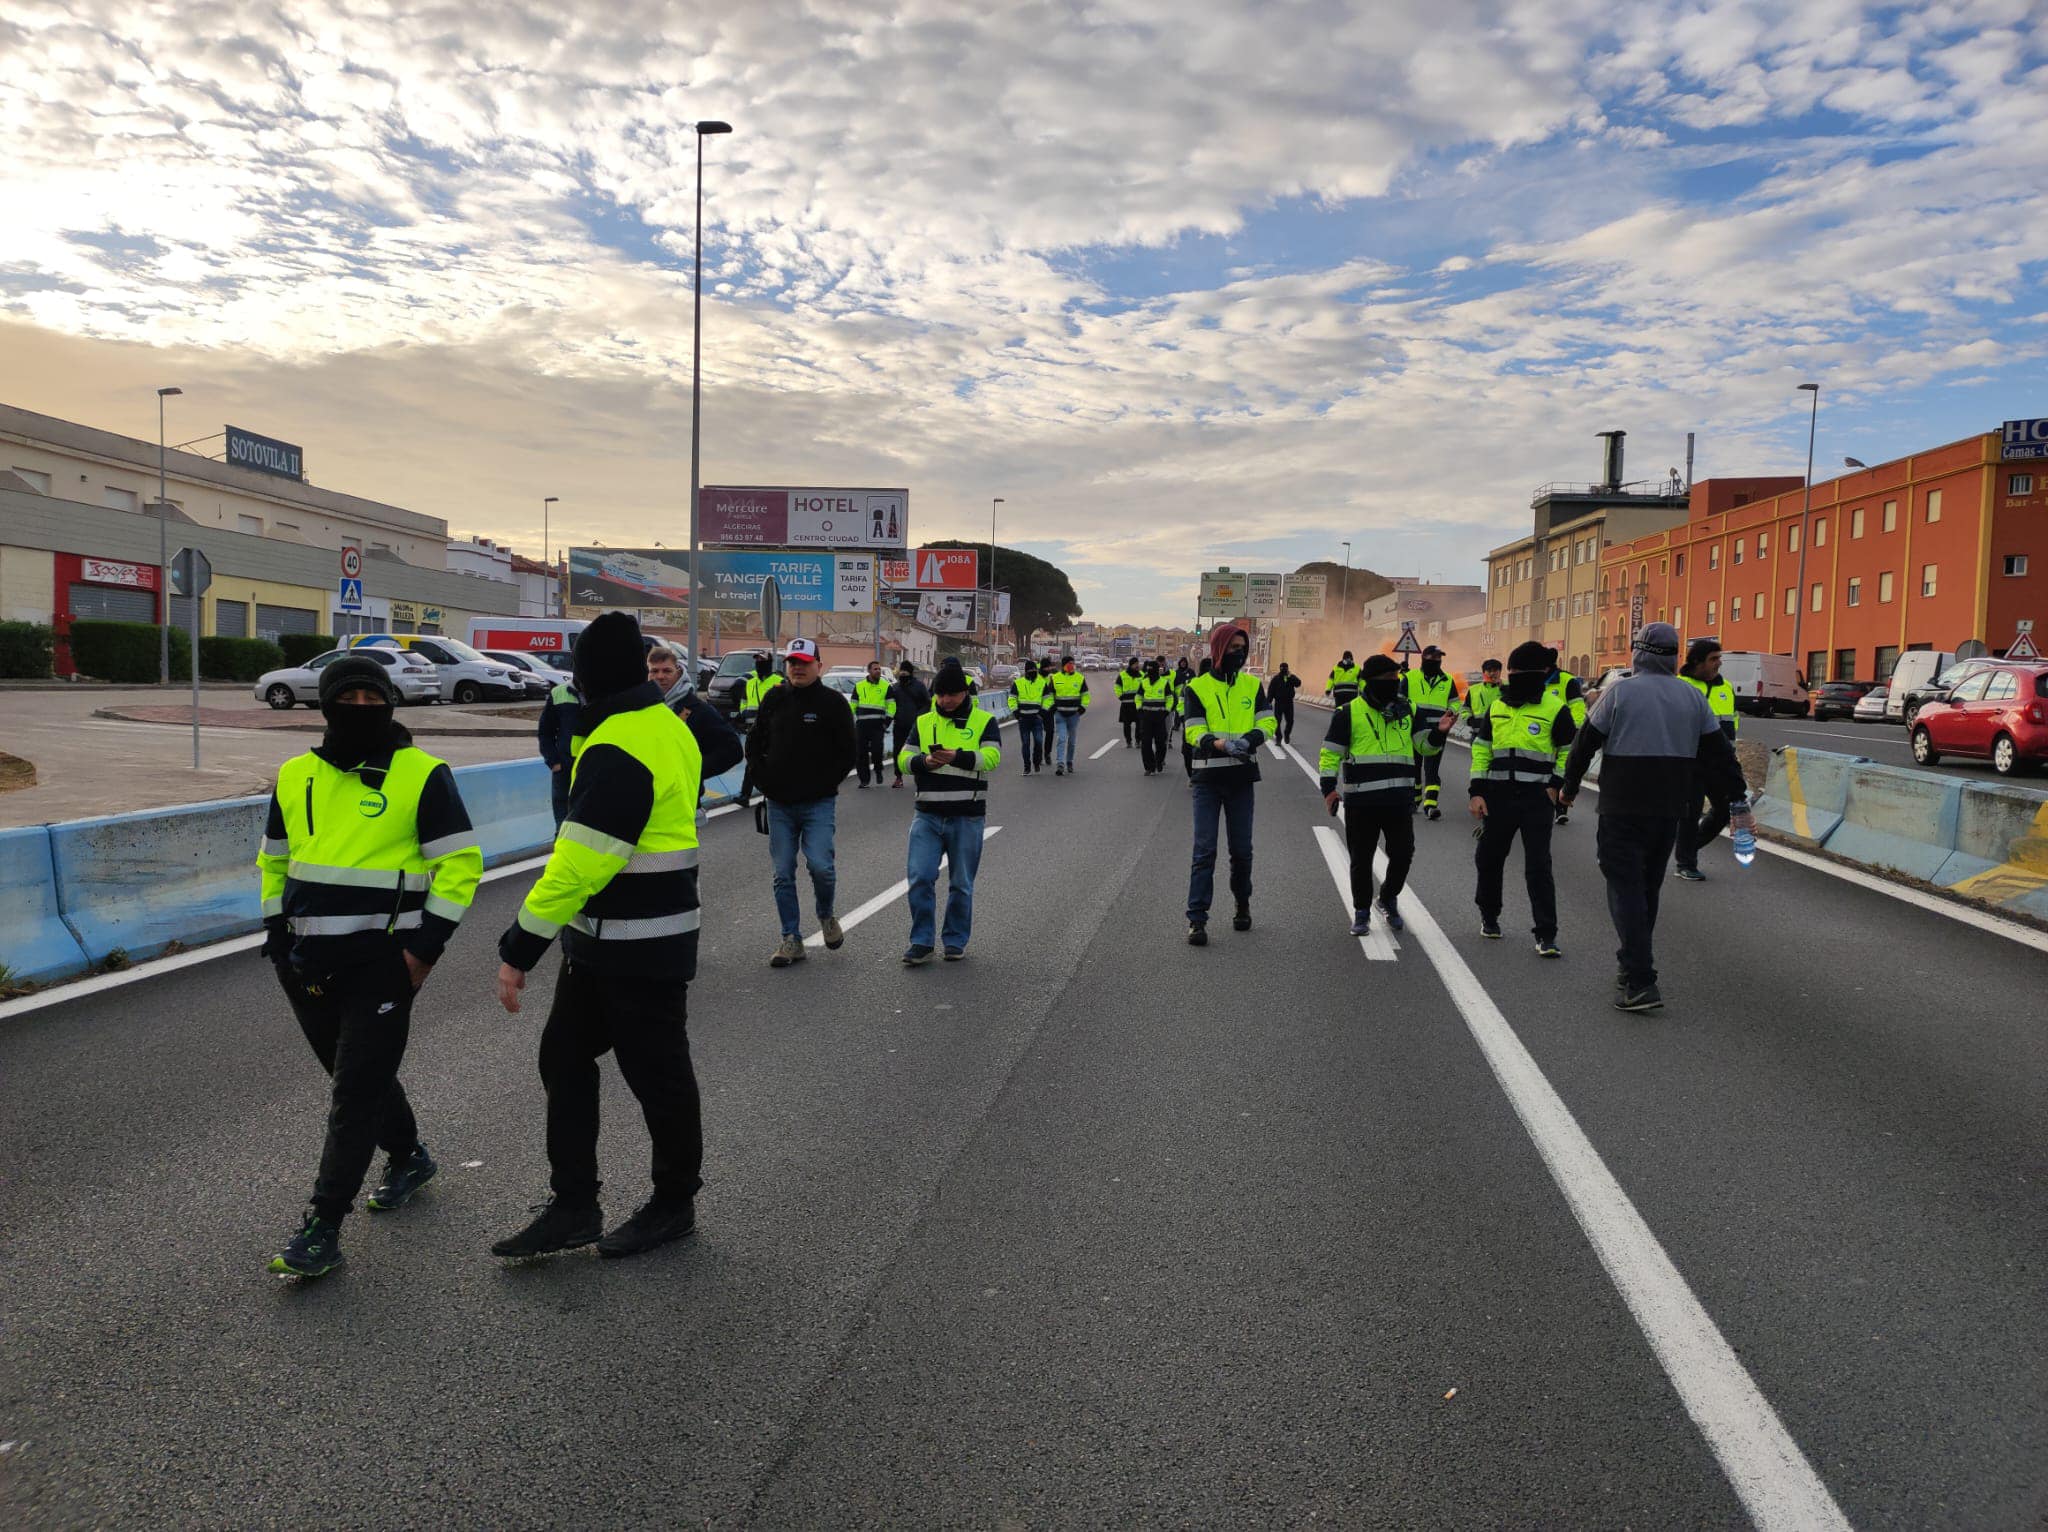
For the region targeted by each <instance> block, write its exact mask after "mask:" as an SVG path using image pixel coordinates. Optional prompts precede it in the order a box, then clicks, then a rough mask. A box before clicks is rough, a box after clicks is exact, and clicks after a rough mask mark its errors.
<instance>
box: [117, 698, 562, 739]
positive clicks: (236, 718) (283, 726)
mask: <svg viewBox="0 0 2048 1532" xmlns="http://www.w3.org/2000/svg"><path fill="white" fill-rule="evenodd" d="M532 711H533V712H534V713H536V714H538V712H539V709H538V708H534V709H533V710H532ZM92 716H93V717H95V718H110V719H114V720H116V721H119V722H124V723H156V724H176V725H177V726H178V727H179V728H181V729H187V730H189V729H190V728H191V727H192V704H191V703H190V702H186V703H184V704H182V705H174V704H164V703H156V704H151V705H147V706H142V707H133V706H130V707H102V708H94V709H93V714H92ZM398 721H399V722H400V723H402V724H404V725H405V726H406V728H408V729H409V730H411V731H412V735H413V738H415V739H431V738H469V739H488V738H492V737H494V736H497V735H505V736H508V737H516V738H519V739H525V740H531V739H532V738H533V737H534V725H533V721H532V720H531V719H517V718H507V717H503V716H501V715H500V714H498V713H496V712H485V711H476V712H471V711H469V710H467V709H459V708H452V707H432V708H407V709H405V710H403V711H402V712H400V713H399V715H398ZM325 728H326V725H325V724H324V723H323V722H322V721H321V718H320V715H319V714H318V713H314V712H309V711H306V710H303V709H300V708H292V709H290V710H288V711H286V712H282V713H280V712H277V711H276V710H274V709H272V708H268V707H264V708H260V709H258V708H224V707H205V706H202V707H201V708H200V709H199V730H200V734H201V736H202V737H204V735H205V734H206V732H207V731H208V730H210V729H255V730H261V731H263V732H265V733H276V732H278V731H283V732H285V733H297V734H319V733H321V732H323V731H324V730H325Z"/></svg>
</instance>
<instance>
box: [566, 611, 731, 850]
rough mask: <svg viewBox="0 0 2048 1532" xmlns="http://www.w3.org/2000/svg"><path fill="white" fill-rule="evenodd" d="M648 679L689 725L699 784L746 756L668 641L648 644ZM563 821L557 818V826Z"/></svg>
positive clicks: (728, 769) (729, 769) (675, 712)
mask: <svg viewBox="0 0 2048 1532" xmlns="http://www.w3.org/2000/svg"><path fill="white" fill-rule="evenodd" d="M647 679H648V680H650V681H652V682H653V683H654V684H655V685H656V686H657V687H659V688H660V689H661V700H662V701H663V702H664V703H665V704H667V706H668V708H669V711H671V712H673V713H674V714H675V715H676V717H678V718H680V719H682V721H683V722H684V723H686V724H688V725H689V726H690V733H691V735H692V736H694V737H695V739H696V741H697V750H698V753H699V754H700V755H701V756H702V757H703V762H704V768H703V774H702V776H700V777H699V778H698V781H699V784H700V785H701V784H702V783H704V782H708V781H709V780H710V779H711V778H713V777H715V776H718V775H719V774H720V773H721V772H727V771H731V770H732V769H733V767H735V766H737V765H739V763H740V762H741V761H742V760H743V759H745V757H746V749H747V747H746V745H745V744H744V743H743V742H742V741H741V739H740V737H739V733H738V731H736V730H735V729H734V728H733V726H732V725H731V724H729V723H727V722H726V721H725V715H724V714H723V713H721V712H719V711H718V709H717V708H716V707H714V706H713V705H712V704H711V703H709V702H707V701H705V700H704V694H703V693H702V692H700V691H698V690H697V686H696V683H695V682H694V681H692V680H691V679H690V678H689V677H688V676H686V675H684V674H683V662H682V660H681V659H680V658H679V657H678V656H677V654H676V652H675V650H673V649H671V648H669V647H668V645H666V644H650V645H649V647H648V650H647ZM562 783H563V787H564V788H565V789H566V787H567V786H568V778H567V777H564V778H563V779H562ZM560 823H561V821H560V820H557V821H556V824H557V825H559V824H560Z"/></svg>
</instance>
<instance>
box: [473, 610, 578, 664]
mask: <svg viewBox="0 0 2048 1532" xmlns="http://www.w3.org/2000/svg"><path fill="white" fill-rule="evenodd" d="M589 626H590V624H589V623H587V622H585V621H584V620H583V619H582V618H580V617H569V618H563V617H472V618H470V620H469V642H470V646H471V647H472V648H475V649H480V650H482V651H483V652H484V653H486V654H488V653H490V652H491V651H492V650H494V649H509V650H513V651H515V652H517V653H520V654H525V653H527V652H528V651H531V652H532V653H534V654H539V655H545V656H548V657H549V658H552V659H557V660H560V661H561V662H562V668H563V669H565V670H566V669H567V668H568V666H569V656H570V655H571V654H572V653H574V652H575V649H576V639H577V636H578V635H579V634H581V633H582V631H583V630H584V629H585V628H587V627H589Z"/></svg>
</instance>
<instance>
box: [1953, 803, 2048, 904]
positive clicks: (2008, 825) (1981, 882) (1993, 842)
mask: <svg viewBox="0 0 2048 1532" xmlns="http://www.w3.org/2000/svg"><path fill="white" fill-rule="evenodd" d="M1933 881H1934V882H1936V883H1939V884H1940V885H1941V886H1942V887H1944V888H1946V889H1949V890H1950V891H1951V892H1953V893H1958V894H1962V895H1964V896H1966V897H1968V898H1971V899H1979V900H1982V901H1983V902H1985V903H1987V904H1994V905H1999V906H2002V907H2004V908H2006V909H2013V910H2020V911H2024V912H2025V913H2027V914H2029V915H2036V916H2048V792H2040V791H2038V790H2035V789H2030V788H2024V787H2012V786H2008V785H2007V784H2005V783H2002V782H2001V783H1995V784H1994V783H1989V782H1987V783H1982V784H1979V783H1974V782H1973V783H1969V784H1967V785H1966V786H1965V787H1964V788H1963V796H1962V803H1961V807H1960V812H1959V814H1958V815H1957V820H1956V840H1955V850H1954V851H1953V852H1951V853H1950V854H1949V857H1948V860H1947V861H1945V862H1943V863H1942V865H1941V870H1940V871H1939V872H1937V873H1936V874H1935V876H1934V880H1933Z"/></svg>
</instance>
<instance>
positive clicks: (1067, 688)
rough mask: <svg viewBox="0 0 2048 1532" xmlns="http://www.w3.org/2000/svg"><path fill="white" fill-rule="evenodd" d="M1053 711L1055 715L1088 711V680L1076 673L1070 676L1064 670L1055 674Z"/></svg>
mask: <svg viewBox="0 0 2048 1532" xmlns="http://www.w3.org/2000/svg"><path fill="white" fill-rule="evenodd" d="M1050 684H1051V686H1052V710H1053V711H1054V712H1055V713H1075V714H1078V713H1085V712H1087V711H1088V678H1087V677H1086V676H1084V675H1082V674H1081V672H1080V671H1078V670H1077V671H1075V672H1074V673H1073V674H1072V675H1068V674H1067V673H1066V672H1065V671H1064V670H1056V671H1054V672H1053V675H1052V680H1051V683H1050Z"/></svg>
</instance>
